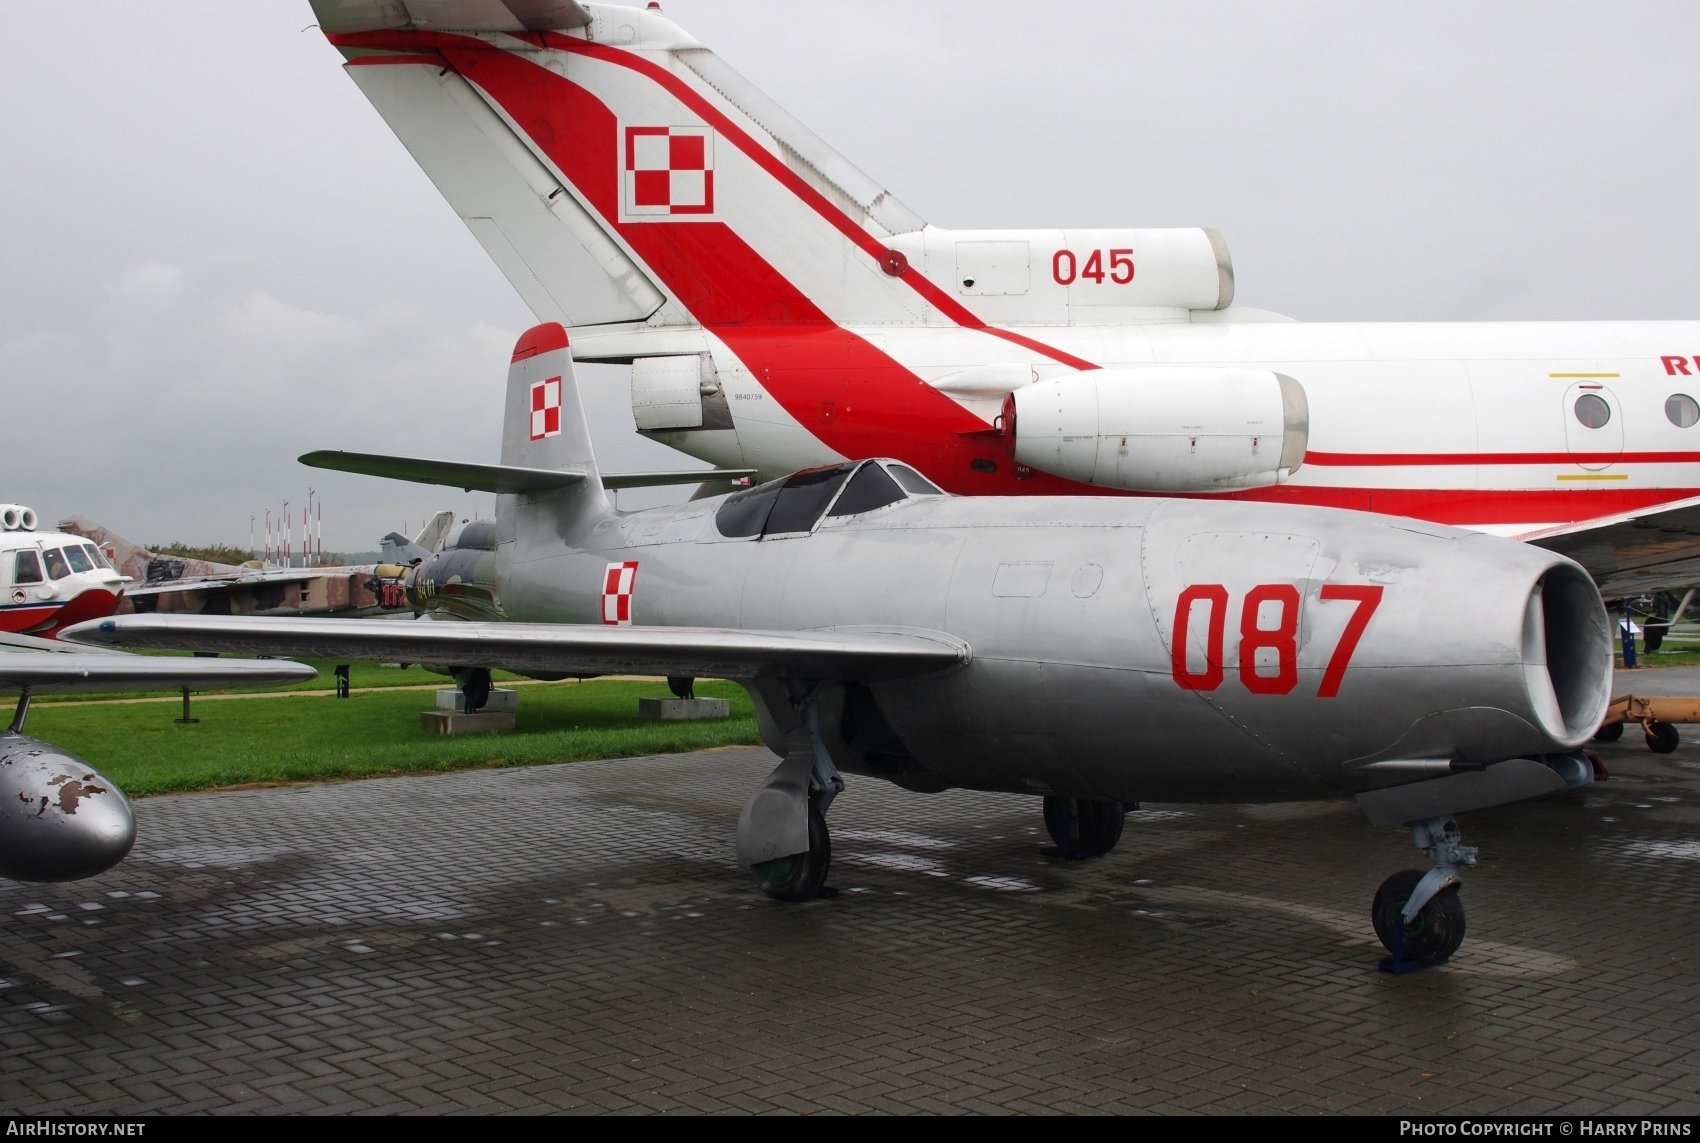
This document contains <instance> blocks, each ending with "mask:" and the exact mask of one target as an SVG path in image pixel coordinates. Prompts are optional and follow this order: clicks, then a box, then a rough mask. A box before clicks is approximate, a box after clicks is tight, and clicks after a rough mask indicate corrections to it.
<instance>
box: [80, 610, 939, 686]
mask: <svg viewBox="0 0 1700 1143" xmlns="http://www.w3.org/2000/svg"><path fill="white" fill-rule="evenodd" d="M60 638H61V639H66V640H69V641H71V642H75V643H89V644H95V645H102V644H106V645H121V646H125V647H169V648H175V649H178V650H184V651H218V652H227V651H228V652H237V653H242V654H261V655H299V656H313V657H316V658H329V659H378V660H400V661H403V662H412V663H421V662H423V663H446V664H454V665H457V666H459V665H464V666H468V667H501V668H505V669H507V670H515V671H536V672H547V673H560V674H567V675H583V676H590V675H689V676H692V677H702V678H722V679H752V678H759V677H762V676H770V675H777V674H797V675H803V676H815V677H827V678H835V679H842V678H858V679H888V678H901V677H905V676H910V675H919V674H926V673H928V672H931V671H938V670H943V669H947V668H951V667H956V666H959V665H961V664H964V663H966V662H967V661H968V659H969V649H968V645H967V644H966V643H964V642H962V640H960V639H957V638H954V637H953V636H950V635H946V634H944V633H943V632H940V631H922V630H915V629H902V628H900V629H889V628H882V629H870V628H822V629H818V630H814V631H733V630H722V629H719V628H708V627H603V626H592V625H589V624H577V623H460V622H453V621H432V620H423V621H418V622H413V623H395V622H390V621H388V620H365V619H276V618H267V619H249V618H247V617H241V616H225V615H115V616H112V617H110V618H107V619H98V620H90V621H89V622H86V623H79V624H77V625H75V626H73V627H69V628H67V629H66V630H64V631H62V632H61V633H60Z"/></svg>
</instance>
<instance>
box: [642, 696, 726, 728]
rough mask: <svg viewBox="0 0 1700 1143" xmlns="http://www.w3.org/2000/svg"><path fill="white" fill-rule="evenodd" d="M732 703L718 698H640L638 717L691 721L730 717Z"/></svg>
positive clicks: (669, 720) (668, 720)
mask: <svg viewBox="0 0 1700 1143" xmlns="http://www.w3.org/2000/svg"><path fill="white" fill-rule="evenodd" d="M731 715H732V703H731V700H729V699H720V698H698V699H682V698H640V699H638V717H639V718H654V719H660V720H661V721H662V722H691V721H695V720H697V719H703V718H730V717H731Z"/></svg>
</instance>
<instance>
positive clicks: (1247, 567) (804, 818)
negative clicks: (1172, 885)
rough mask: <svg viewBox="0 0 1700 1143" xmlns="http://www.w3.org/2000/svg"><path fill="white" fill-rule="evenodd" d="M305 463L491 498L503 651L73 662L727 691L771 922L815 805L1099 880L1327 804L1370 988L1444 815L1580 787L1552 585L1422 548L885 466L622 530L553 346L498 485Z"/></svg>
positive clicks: (815, 883)
mask: <svg viewBox="0 0 1700 1143" xmlns="http://www.w3.org/2000/svg"><path fill="white" fill-rule="evenodd" d="M302 459H303V460H304V461H306V462H307V463H309V464H315V465H318V466H320V467H326V468H337V469H342V470H346V471H356V472H368V473H372V474H375V475H383V476H389V477H394V478H399V479H404V480H415V481H423V482H429V483H436V484H444V485H453V486H456V487H462V488H481V489H487V490H491V491H494V492H497V493H499V494H501V495H500V499H499V501H498V512H497V524H496V527H495V529H494V532H493V535H492V536H491V539H490V544H489V547H490V548H491V549H492V550H493V557H494V558H493V559H492V560H490V561H488V566H489V568H490V569H491V571H490V576H491V582H490V583H489V584H487V585H485V586H486V587H487V588H488V589H489V591H488V594H482V595H481V602H480V612H479V613H480V614H488V608H489V607H490V606H494V607H495V608H496V609H497V610H498V612H499V617H498V618H495V619H481V620H476V621H473V620H468V621H464V622H454V621H422V622H416V623H399V624H398V623H391V622H376V621H367V620H341V621H320V620H309V619H266V620H255V619H247V618H240V617H223V616H219V617H212V616H148V615H126V616H116V617H112V618H109V619H102V620H94V621H90V622H87V623H83V624H81V625H79V626H77V627H75V628H72V629H71V630H70V631H68V632H67V634H66V638H69V639H72V640H80V641H85V642H97V643H111V644H125V645H133V646H153V647H179V648H186V649H190V650H199V651H250V652H262V653H270V654H299V655H324V656H331V657H338V658H343V657H365V658H376V659H405V660H411V661H414V662H421V661H424V662H435V663H444V664H455V665H457V667H458V670H459V671H460V673H461V677H462V678H463V679H465V680H466V681H467V682H468V684H470V685H469V686H468V697H469V701H470V702H471V703H472V705H476V700H477V697H478V696H477V693H476V692H477V691H479V690H481V689H482V686H481V682H482V680H481V679H480V677H479V676H480V675H482V674H483V673H484V671H485V669H488V668H494V667H503V668H507V669H511V670H517V671H522V672H529V673H536V674H543V675H550V674H553V675H556V676H560V675H580V676H589V675H596V674H611V673H628V672H629V673H644V674H655V675H662V674H664V675H670V676H687V677H688V676H712V677H718V678H726V679H734V680H737V681H738V682H740V683H742V684H743V685H744V686H745V687H746V688H747V689H748V690H749V693H750V694H751V696H752V697H753V699H754V700H755V705H756V709H757V712H758V717H759V722H760V726H761V732H762V736H763V739H764V741H766V743H767V744H768V746H769V747H770V748H771V749H772V750H773V751H774V753H775V754H777V755H780V756H781V758H782V761H781V762H780V763H779V765H778V767H777V768H776V769H775V770H774V771H773V773H772V775H771V776H770V777H769V778H768V779H767V781H766V782H765V783H764V784H763V785H762V787H761V788H760V789H759V790H758V791H757V792H756V793H755V796H754V797H753V798H752V799H751V801H750V802H749V804H748V806H747V807H746V808H745V810H744V813H743V815H742V818H741V819H740V822H739V826H738V834H737V854H738V859H739V862H740V864H742V865H744V866H747V867H750V868H751V869H753V871H754V873H755V875H756V877H757V879H758V881H759V882H760V884H761V887H762V888H763V889H764V890H765V891H766V892H767V893H769V894H770V895H772V896H774V897H778V898H781V899H792V900H795V899H801V898H806V897H809V896H811V895H813V894H815V893H816V892H817V891H818V890H819V888H820V887H821V884H822V880H823V878H824V877H825V876H826V872H827V865H828V861H829V859H830V841H829V838H828V833H827V826H826V821H825V815H826V812H827V809H828V807H829V806H830V805H831V803H832V800H833V799H834V797H836V796H837V795H838V794H839V793H840V792H841V791H842V790H843V778H842V777H841V775H844V774H854V775H866V776H870V777H877V778H884V779H887V780H889V781H891V782H894V783H897V784H898V785H901V786H904V787H906V788H909V789H913V790H919V791H931V790H942V789H944V788H946V787H950V786H959V787H967V788H971V789H981V790H1005V791H1016V792H1021V793H1031V794H1034V795H1040V796H1042V797H1043V798H1044V799H1045V803H1044V804H1045V821H1046V825H1047V826H1048V827H1049V829H1050V831H1051V834H1052V836H1053V837H1054V838H1055V840H1056V842H1057V845H1058V849H1059V851H1060V852H1061V853H1062V854H1063V855H1064V856H1082V855H1092V854H1102V853H1105V852H1107V851H1108V850H1109V849H1110V848H1111V847H1112V846H1114V845H1115V843H1116V841H1117V839H1118V837H1119V836H1120V833H1121V828H1122V818H1123V808H1124V806H1125V805H1126V804H1128V803H1132V802H1136V801H1142V800H1155V801H1169V802H1262V801H1279V800H1295V799H1318V798H1330V797H1352V796H1356V797H1357V798H1358V800H1359V802H1360V803H1361V804H1362V806H1363V808H1364V809H1365V810H1366V812H1367V813H1368V814H1369V816H1370V818H1371V819H1372V820H1373V821H1375V822H1377V823H1380V824H1398V823H1409V824H1411V825H1412V828H1413V831H1414V833H1415V836H1416V839H1417V843H1418V846H1419V847H1420V848H1422V849H1424V850H1425V851H1427V852H1428V854H1429V856H1430V858H1431V860H1432V861H1433V863H1434V868H1433V869H1431V870H1430V871H1429V872H1428V873H1426V874H1424V873H1420V872H1417V871H1409V872H1407V873H1403V874H1399V875H1396V876H1394V877H1393V878H1390V879H1389V880H1388V882H1387V883H1385V884H1384V885H1383V886H1382V889H1381V891H1380V892H1379V893H1378V894H1377V900H1376V904H1375V906H1374V911H1373V916H1374V920H1375V926H1376V929H1377V931H1378V933H1379V934H1380V935H1381V936H1382V939H1383V940H1384V941H1385V942H1386V943H1387V944H1388V945H1389V947H1390V948H1393V949H1394V950H1395V954H1396V956H1400V955H1402V956H1403V957H1404V958H1406V960H1407V961H1425V960H1427V961H1432V960H1438V959H1442V958H1444V957H1446V956H1448V955H1450V953H1451V952H1452V951H1454V950H1455V949H1456V948H1457V946H1458V942H1459V941H1460V940H1461V939H1462V936H1463V912H1462V906H1461V905H1460V904H1459V901H1458V893H1457V885H1458V868H1459V866H1460V865H1463V864H1469V863H1470V862H1471V861H1472V860H1473V855H1474V851H1473V850H1471V849H1469V848H1468V847H1465V846H1463V845H1462V844H1461V842H1460V838H1459V833H1458V827H1457V824H1456V821H1455V820H1454V819H1453V817H1452V815H1453V814H1455V813H1459V812H1462V811H1466V810H1472V809H1479V808H1483V807H1486V806H1491V805H1497V804H1501V803H1505V802H1511V801H1517V800H1521V799H1525V798H1529V797H1535V796H1539V795H1543V794H1547V793H1553V792H1558V791H1562V790H1565V789H1568V788H1573V787H1576V786H1580V785H1583V784H1585V783H1587V782H1589V781H1590V780H1591V779H1592V770H1591V768H1590V766H1589V764H1588V762H1587V761H1586V760H1585V759H1584V758H1583V756H1582V755H1581V754H1580V753H1578V752H1577V751H1578V748H1579V747H1580V746H1581V745H1582V743H1584V742H1585V741H1586V740H1587V739H1588V737H1589V736H1590V735H1591V734H1592V733H1593V732H1594V730H1595V728H1596V727H1597V726H1598V725H1599V723H1600V720H1601V718H1602V716H1603V715H1604V713H1605V711H1606V707H1607V703H1608V701H1609V698H1610V687H1609V684H1610V675H1611V647H1610V632H1609V628H1608V625H1607V620H1606V614H1605V611H1604V608H1603V607H1602V605H1601V602H1600V597H1599V593H1598V591H1597V590H1596V589H1595V587H1594V585H1593V582H1592V581H1591V580H1590V579H1589V577H1588V576H1587V575H1586V573H1584V572H1583V571H1582V569H1581V568H1580V567H1578V566H1577V565H1576V564H1575V563H1573V562H1571V561H1570V560H1568V559H1566V558H1564V557H1563V556H1559V555H1556V554H1554V553H1551V552H1547V551H1542V550H1540V549H1537V548H1532V547H1529V546H1527V545H1524V544H1520V543H1515V542H1512V541H1508V540H1503V539H1499V538H1496V537H1492V536H1487V535H1483V534H1480V533H1475V532H1466V531H1461V530H1457V529H1453V528H1448V527H1444V526H1440V525H1435V524H1428V523H1422V522H1418V521H1412V520H1400V519H1393V518H1389V517H1383V516H1373V515H1368V514H1359V513H1353V512H1344V511H1338V510H1333V509H1323V508H1311V507H1303V506H1295V505H1273V504H1252V503H1244V502H1232V501H1214V500H1207V499H1189V500H1179V499H1156V498H1150V499H1134V498H1125V497H1118V498H1094V497H1079V496H1068V497H1019V498H991V497H979V498H959V497H954V496H948V495H945V494H943V493H941V492H940V491H939V489H938V488H936V487H935V486H934V485H932V484H931V483H930V482H929V481H928V480H927V479H926V478H925V477H924V476H922V475H921V473H920V472H918V471H917V470H916V469H915V468H913V467H910V466H908V465H905V464H899V463H896V462H892V461H886V460H867V461H861V462H850V463H844V464H837V465H831V466H827V467H823V468H815V469H809V470H806V471H803V472H799V473H796V474H794V475H792V476H790V477H787V478H785V479H782V480H777V481H774V482H772V483H769V484H764V485H761V486H759V487H756V488H751V489H748V490H745V491H740V492H735V493H732V494H729V495H724V496H715V497H709V498H704V499H698V500H694V501H691V502H689V503H687V504H684V505H682V506H674V507H666V508H657V509H652V510H649V511H641V512H632V513H627V514H622V513H618V512H616V511H614V510H613V509H612V508H611V507H610V505H609V502H608V498H607V496H606V495H605V493H604V491H603V485H602V482H601V480H600V478H599V475H598V472H597V468H596V464H595V461H594V458H593V456H592V451H591V442H590V438H589V436H588V433H587V431H586V428H585V423H584V419H583V415H582V410H581V408H580V405H579V400H578V390H577V387H576V384H575V382H574V379H573V365H572V359H571V356H570V354H569V351H568V348H567V336H566V334H565V332H564V331H563V330H562V328H561V327H560V326H558V325H554V324H548V325H542V326H538V327H536V328H534V329H533V330H531V331H529V332H528V333H527V334H526V335H525V336H524V337H522V339H521V340H520V343H519V345H518V347H517V349H516V351H515V353H514V358H513V364H512V368H511V371H510V374H509V382H508V393H507V406H506V416H505V428H504V435H503V442H502V462H501V464H499V465H482V464H461V463H448V462H440V461H428V460H416V459H409V458H401V457H382V456H373V455H369V454H355V453H314V454H309V455H308V456H306V457H303V458H302ZM454 555H455V553H452V552H445V553H443V558H450V557H453V556H454ZM414 574H415V576H418V577H427V578H428V577H430V576H431V575H432V574H433V568H432V564H431V562H430V561H427V562H426V563H424V564H421V565H420V567H419V568H417V569H416V570H415V572H414ZM438 598H440V599H443V600H452V598H453V597H452V596H450V595H440V596H438ZM492 601H493V603H492ZM484 677H485V678H487V675H485V676H484ZM1401 946H1402V947H1401Z"/></svg>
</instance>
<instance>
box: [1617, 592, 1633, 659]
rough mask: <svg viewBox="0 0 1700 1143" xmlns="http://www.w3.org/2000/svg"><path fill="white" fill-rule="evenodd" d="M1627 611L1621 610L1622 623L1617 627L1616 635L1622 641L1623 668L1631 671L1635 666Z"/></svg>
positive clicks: (1626, 609) (1625, 609)
mask: <svg viewBox="0 0 1700 1143" xmlns="http://www.w3.org/2000/svg"><path fill="white" fill-rule="evenodd" d="M1630 627H1631V623H1630V620H1629V609H1628V608H1627V607H1625V608H1624V609H1623V623H1622V625H1621V626H1619V627H1618V634H1619V635H1620V636H1622V639H1623V666H1624V668H1625V669H1633V668H1634V666H1635V636H1634V634H1632V633H1631V631H1630Z"/></svg>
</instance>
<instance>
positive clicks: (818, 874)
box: [750, 804, 832, 901]
mask: <svg viewBox="0 0 1700 1143" xmlns="http://www.w3.org/2000/svg"><path fill="white" fill-rule="evenodd" d="M831 864H832V835H831V834H830V833H828V832H827V828H826V819H825V818H824V817H822V816H821V812H820V811H819V810H818V809H816V808H815V807H814V806H813V805H812V804H811V805H810V806H809V851H808V852H807V853H793V854H792V855H791V856H789V857H781V858H779V859H777V860H775V861H764V862H762V863H761V864H759V865H752V866H751V867H750V872H752V873H754V874H755V875H756V884H758V885H760V886H761V891H762V892H763V893H766V894H767V895H768V896H769V897H772V898H773V899H774V900H776V901H807V900H809V899H810V898H812V897H814V896H815V894H817V893H819V892H820V887H821V886H822V885H824V884H825V883H826V871H827V868H828V867H829V866H830V865H831Z"/></svg>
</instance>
